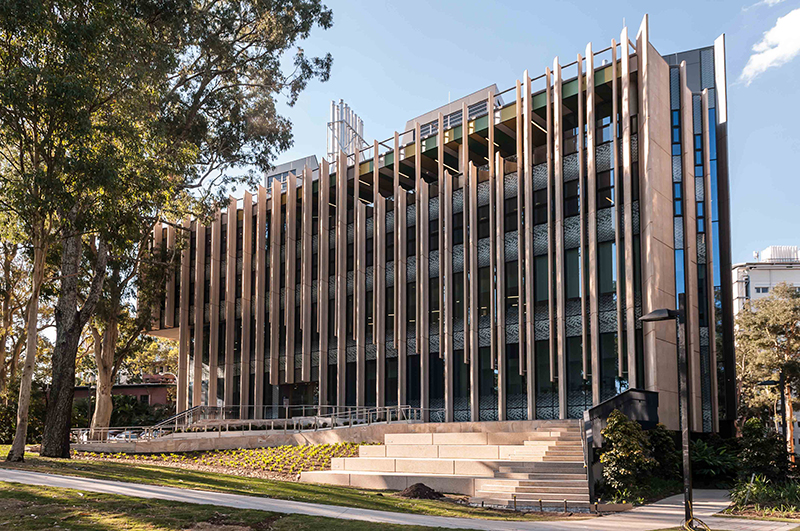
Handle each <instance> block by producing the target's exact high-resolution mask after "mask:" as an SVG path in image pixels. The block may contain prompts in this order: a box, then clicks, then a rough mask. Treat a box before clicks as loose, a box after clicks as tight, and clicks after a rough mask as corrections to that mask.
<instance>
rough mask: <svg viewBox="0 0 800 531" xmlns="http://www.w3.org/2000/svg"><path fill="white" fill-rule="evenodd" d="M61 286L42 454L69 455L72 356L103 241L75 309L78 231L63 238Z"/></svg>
mask: <svg viewBox="0 0 800 531" xmlns="http://www.w3.org/2000/svg"><path fill="white" fill-rule="evenodd" d="M62 242H63V249H62V251H61V290H60V293H59V295H58V302H57V303H56V312H55V317H56V345H55V349H54V350H53V376H52V378H53V380H52V384H51V386H50V396H49V399H48V402H47V415H46V416H45V422H44V431H43V433H42V450H41V455H43V456H46V457H57V458H64V459H67V458H69V456H70V455H69V439H70V428H71V427H72V399H73V397H74V395H75V358H76V356H77V354H78V345H79V343H80V339H81V333H82V332H83V327H84V326H86V323H87V322H88V320H89V318H90V317H91V315H92V313H93V312H94V309H95V306H96V305H97V301H98V299H99V298H100V292H101V291H102V288H103V280H104V279H105V275H106V261H107V258H108V256H107V253H106V245H105V243H104V242H103V241H101V242H100V245H98V248H97V255H96V258H95V260H94V264H93V270H94V276H93V277H92V282H91V288H90V290H89V294H88V295H87V297H86V300H85V301H84V303H83V306H82V307H81V308H80V309H78V276H79V268H80V259H81V254H82V247H83V244H82V241H81V235H80V234H78V233H72V234H69V235H67V236H65V237H64V238H63V240H62Z"/></svg>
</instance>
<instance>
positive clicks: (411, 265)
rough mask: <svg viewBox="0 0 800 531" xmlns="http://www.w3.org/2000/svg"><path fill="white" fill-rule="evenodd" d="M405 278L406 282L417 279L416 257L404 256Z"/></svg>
mask: <svg viewBox="0 0 800 531" xmlns="http://www.w3.org/2000/svg"><path fill="white" fill-rule="evenodd" d="M406 280H407V281H408V282H416V281H417V257H416V256H408V257H406Z"/></svg>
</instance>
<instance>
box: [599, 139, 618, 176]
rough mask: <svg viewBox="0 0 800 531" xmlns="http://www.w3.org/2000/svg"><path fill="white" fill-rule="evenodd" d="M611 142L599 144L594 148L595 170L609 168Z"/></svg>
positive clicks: (611, 154) (611, 152)
mask: <svg viewBox="0 0 800 531" xmlns="http://www.w3.org/2000/svg"><path fill="white" fill-rule="evenodd" d="M612 149H613V148H612V145H611V142H606V143H605V144H600V145H599V146H597V147H596V148H595V168H596V171H599V172H600V171H606V170H610V169H611V164H612V162H613V161H612V158H613V154H614V153H613V150H612Z"/></svg>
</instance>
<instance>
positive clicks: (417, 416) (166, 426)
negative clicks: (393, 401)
mask: <svg viewBox="0 0 800 531" xmlns="http://www.w3.org/2000/svg"><path fill="white" fill-rule="evenodd" d="M242 407H243V406H231V407H222V406H195V407H193V408H191V409H189V410H186V411H184V412H182V413H181V414H179V415H175V417H173V418H172V419H167V420H168V421H169V422H168V423H165V422H161V423H159V424H156V425H154V426H144V427H143V426H127V427H126V426H114V427H104V428H94V429H92V428H77V429H73V430H72V440H73V441H74V442H77V443H89V442H109V443H112V442H132V441H137V440H152V439H156V438H159V437H163V436H166V435H172V436H173V437H174V438H180V436H179V434H181V433H197V432H204V433H207V432H209V431H210V432H212V433H213V432H217V433H220V436H221V432H223V431H225V432H230V431H239V430H241V431H244V429H245V428H246V430H253V429H254V428H255V429H265V430H271V431H275V430H278V431H282V432H284V433H287V432H289V431H292V432H302V431H319V430H325V429H337V428H347V427H353V426H363V425H371V424H391V423H392V422H406V423H408V422H423V421H427V420H428V419H430V418H432V417H434V418H444V416H443V415H444V409H441V408H421V407H412V406H408V405H401V406H381V407H365V406H341V407H339V406H321V407H322V408H329V409H331V410H333V411H332V412H331V413H330V414H322V415H320V414H318V413H319V408H320V406H316V405H314V406H302V405H298V406H276V407H280V408H285V409H286V410H287V414H288V410H289V409H292V408H294V409H296V408H301V411H302V412H303V413H304V414H303V415H299V416H289V417H284V418H274V417H273V418H244V419H242V418H226V417H225V413H226V410H231V411H232V410H233V409H236V410H241V408H242ZM306 413H308V414H306ZM216 414H219V416H217V415H216ZM204 421H205V422H204ZM231 428H233V430H232V429H231Z"/></svg>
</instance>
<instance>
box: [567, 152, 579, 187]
mask: <svg viewBox="0 0 800 531" xmlns="http://www.w3.org/2000/svg"><path fill="white" fill-rule="evenodd" d="M563 170H564V182H567V181H574V180H576V179H578V177H579V174H578V154H577V153H572V154H570V155H567V156H566V157H564V163H563Z"/></svg>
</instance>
